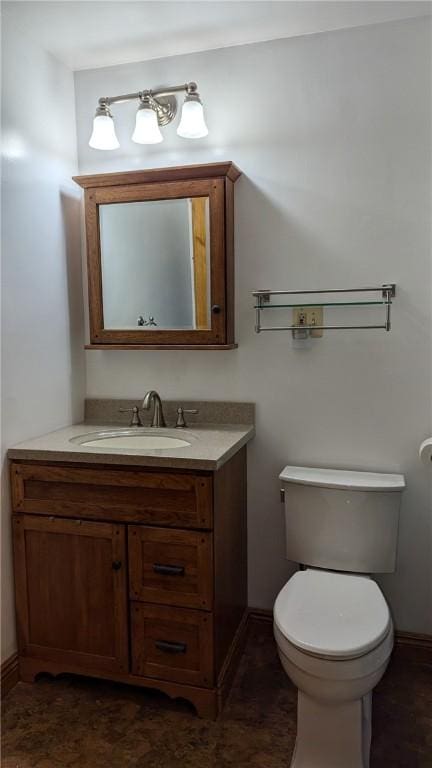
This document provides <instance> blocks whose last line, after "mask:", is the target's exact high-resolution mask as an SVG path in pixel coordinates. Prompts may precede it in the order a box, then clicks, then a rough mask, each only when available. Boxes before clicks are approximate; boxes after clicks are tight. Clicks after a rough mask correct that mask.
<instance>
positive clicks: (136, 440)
mask: <svg viewBox="0 0 432 768" xmlns="http://www.w3.org/2000/svg"><path fill="white" fill-rule="evenodd" d="M70 442H71V443H77V444H78V445H82V446H83V447H84V448H95V449H97V450H99V449H102V448H111V449H112V448H114V449H117V450H136V451H139V450H145V449H147V450H148V451H161V450H162V451H163V450H165V451H166V450H169V449H170V448H171V449H172V448H187V447H188V446H190V445H191V443H190V442H189V441H188V440H183V439H182V438H180V437H177V435H172V434H169V433H168V434H166V433H165V430H162V429H155V428H153V429H151V430H150V429H148V430H147V429H146V430H145V429H142V428H141V427H135V428H134V429H113V430H110V431H108V430H103V431H100V432H88V433H87V434H86V435H78V436H77V437H72V438H71V440H70Z"/></svg>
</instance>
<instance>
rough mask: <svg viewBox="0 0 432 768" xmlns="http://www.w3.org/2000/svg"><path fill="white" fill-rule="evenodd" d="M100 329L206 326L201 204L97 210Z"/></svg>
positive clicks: (198, 200) (206, 256)
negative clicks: (99, 260) (100, 299)
mask: <svg viewBox="0 0 432 768" xmlns="http://www.w3.org/2000/svg"><path fill="white" fill-rule="evenodd" d="M99 221H100V245H101V263H102V293H103V313H104V328H110V329H134V330H140V329H141V330H145V331H151V330H170V329H174V330H178V329H198V330H203V329H208V328H211V319H210V236H209V199H208V197H192V198H181V199H172V200H150V201H145V202H133V203H111V204H104V205H100V206H99Z"/></svg>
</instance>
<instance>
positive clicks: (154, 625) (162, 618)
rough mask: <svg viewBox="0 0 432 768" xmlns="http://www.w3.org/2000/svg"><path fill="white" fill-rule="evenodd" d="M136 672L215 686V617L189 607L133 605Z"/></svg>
mask: <svg viewBox="0 0 432 768" xmlns="http://www.w3.org/2000/svg"><path fill="white" fill-rule="evenodd" d="M131 634H132V638H131V639H132V673H133V674H134V675H142V676H144V677H155V678H158V679H160V680H172V681H175V682H177V683H189V684H190V685H202V686H204V687H206V688H210V687H212V685H213V616H212V614H211V613H207V612H205V611H195V610H191V609H187V608H168V607H166V606H156V605H147V604H145V603H136V602H133V603H131Z"/></svg>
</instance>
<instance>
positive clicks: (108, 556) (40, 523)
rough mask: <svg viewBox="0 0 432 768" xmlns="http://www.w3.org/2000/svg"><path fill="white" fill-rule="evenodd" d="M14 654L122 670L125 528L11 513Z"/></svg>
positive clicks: (125, 666)
mask: <svg viewBox="0 0 432 768" xmlns="http://www.w3.org/2000/svg"><path fill="white" fill-rule="evenodd" d="M13 525H14V549H15V588H16V605H17V622H18V641H19V647H20V654H21V655H23V656H30V657H32V658H36V659H42V660H47V661H52V662H56V663H60V664H65V666H68V667H72V668H73V669H72V671H74V669H75V668H78V669H79V668H82V669H83V671H85V670H88V671H98V670H100V671H104V672H123V671H127V669H128V630H127V587H126V547H125V527H124V526H123V525H111V524H110V523H93V522H83V521H81V520H64V519H58V518H54V517H40V516H33V515H14V518H13Z"/></svg>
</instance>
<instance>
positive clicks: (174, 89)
mask: <svg viewBox="0 0 432 768" xmlns="http://www.w3.org/2000/svg"><path fill="white" fill-rule="evenodd" d="M197 88H198V86H197V84H196V83H194V82H190V83H183V84H182V85H172V86H168V87H166V88H160V89H158V88H152V89H149V90H144V91H137V92H136V93H124V94H121V95H120V96H101V97H100V99H99V104H100V105H101V106H108V107H109V106H110V105H111V104H122V103H123V102H125V101H135V100H140V101H141V100H142V99H143V98H145V97H146V96H152V97H153V98H156V99H157V98H158V97H163V96H171V95H172V94H174V93H181V92H182V91H184V92H185V93H187V94H192V93H195V92H196V91H197Z"/></svg>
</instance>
